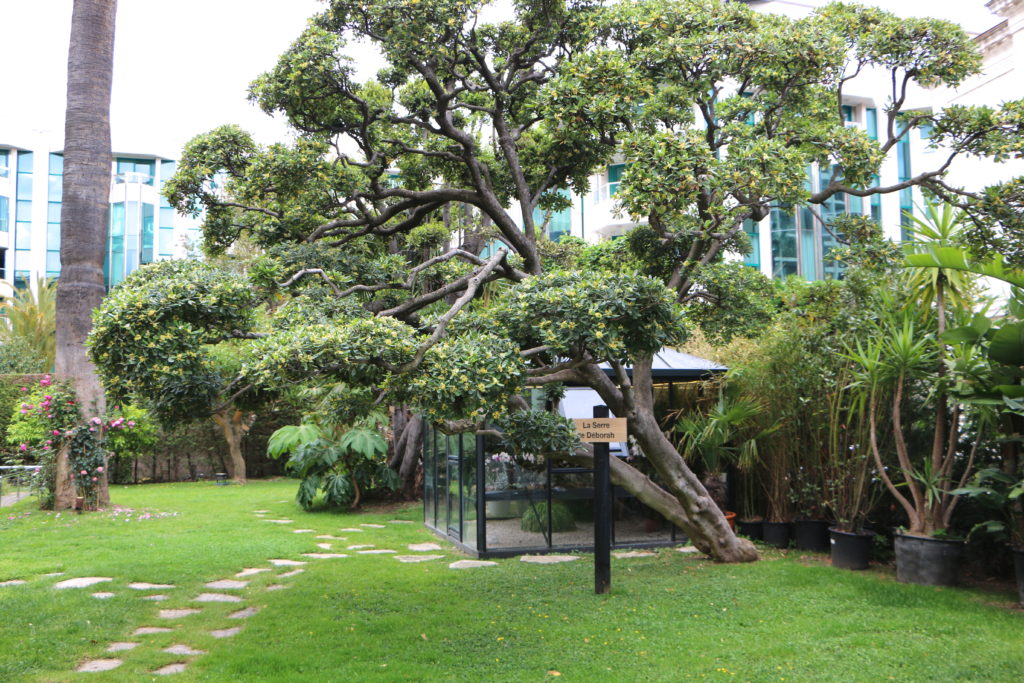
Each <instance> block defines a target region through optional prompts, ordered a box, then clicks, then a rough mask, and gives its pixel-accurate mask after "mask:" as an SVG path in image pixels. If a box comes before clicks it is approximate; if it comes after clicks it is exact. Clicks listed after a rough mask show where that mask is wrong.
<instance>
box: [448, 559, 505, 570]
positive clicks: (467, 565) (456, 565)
mask: <svg viewBox="0 0 1024 683" xmlns="http://www.w3.org/2000/svg"><path fill="white" fill-rule="evenodd" d="M497 565H498V563H497V562H490V561H488V560H458V561H457V562H452V563H451V564H450V565H448V568H449V569H475V568H477V567H496V566H497Z"/></svg>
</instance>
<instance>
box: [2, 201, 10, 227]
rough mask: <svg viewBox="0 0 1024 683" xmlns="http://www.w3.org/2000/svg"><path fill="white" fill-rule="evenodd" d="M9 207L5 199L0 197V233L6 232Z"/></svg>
mask: <svg viewBox="0 0 1024 683" xmlns="http://www.w3.org/2000/svg"><path fill="white" fill-rule="evenodd" d="M10 213H11V207H10V203H9V202H8V201H7V197H0V232H7V230H8V225H9V223H8V221H10Z"/></svg>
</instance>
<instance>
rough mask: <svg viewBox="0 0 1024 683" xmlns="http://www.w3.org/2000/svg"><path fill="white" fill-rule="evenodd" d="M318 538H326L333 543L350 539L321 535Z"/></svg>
mask: <svg viewBox="0 0 1024 683" xmlns="http://www.w3.org/2000/svg"><path fill="white" fill-rule="evenodd" d="M317 538H326V539H329V540H332V541H347V540H348V539H347V538H345V537H344V536H331V535H330V534H320V535H319V536H317Z"/></svg>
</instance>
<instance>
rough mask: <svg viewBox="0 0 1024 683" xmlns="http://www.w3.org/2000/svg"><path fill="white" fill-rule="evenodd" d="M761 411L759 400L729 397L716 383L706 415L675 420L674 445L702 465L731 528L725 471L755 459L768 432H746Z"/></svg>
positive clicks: (704, 480)
mask: <svg viewBox="0 0 1024 683" xmlns="http://www.w3.org/2000/svg"><path fill="white" fill-rule="evenodd" d="M761 411H762V408H761V406H760V405H759V404H758V403H756V402H754V401H752V400H749V399H746V398H737V397H735V396H732V395H730V392H728V391H727V390H726V388H725V387H724V386H722V385H719V387H718V400H717V402H716V403H715V405H714V407H713V408H712V409H711V410H709V411H708V412H707V413H706V414H701V413H698V414H691V415H683V416H681V417H679V418H678V419H677V420H676V423H675V432H676V434H677V435H678V442H677V444H676V447H677V448H678V449H679V452H680V453H682V455H683V457H684V458H686V459H687V460H688V461H690V462H698V463H699V464H700V465H701V467H702V468H703V470H704V475H703V477H702V483H703V484H704V488H705V489H707V491H708V494H709V495H710V496H711V498H712V500H714V501H715V504H716V505H718V507H719V509H720V510H721V511H722V512H723V513H724V514H725V518H726V520H727V521H728V522H729V524H730V526H732V527H733V528H734V529H735V524H736V522H735V520H736V513H735V512H734V511H730V510H726V509H725V506H726V500H727V498H728V496H727V484H726V477H725V472H726V469H727V468H728V467H729V466H730V465H735V466H736V467H738V468H740V469H747V468H749V467H750V465H751V464H753V463H754V462H755V460H756V459H757V439H758V438H760V437H762V436H764V435H765V434H767V433H768V432H769V431H771V430H770V429H768V430H761V431H759V432H758V433H756V434H750V433H749V430H750V428H751V426H752V423H753V418H754V417H756V416H757V415H759V414H760V413H761Z"/></svg>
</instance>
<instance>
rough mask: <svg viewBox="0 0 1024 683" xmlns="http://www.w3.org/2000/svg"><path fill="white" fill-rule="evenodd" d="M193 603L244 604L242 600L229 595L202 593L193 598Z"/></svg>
mask: <svg viewBox="0 0 1024 683" xmlns="http://www.w3.org/2000/svg"><path fill="white" fill-rule="evenodd" d="M192 602H242V598H240V597H239V596H237V595H228V594H227V593H200V594H199V595H197V596H196V597H194V598H192ZM197 611H198V610H197Z"/></svg>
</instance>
